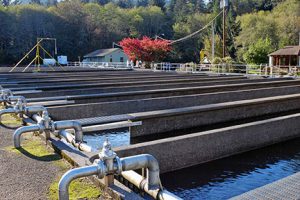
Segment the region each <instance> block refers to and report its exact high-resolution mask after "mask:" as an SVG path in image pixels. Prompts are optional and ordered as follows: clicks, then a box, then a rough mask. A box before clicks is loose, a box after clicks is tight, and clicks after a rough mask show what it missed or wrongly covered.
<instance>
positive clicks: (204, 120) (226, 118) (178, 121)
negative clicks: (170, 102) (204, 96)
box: [130, 94, 300, 137]
mask: <svg viewBox="0 0 300 200" xmlns="http://www.w3.org/2000/svg"><path fill="white" fill-rule="evenodd" d="M296 109H300V94H293V95H286V96H276V97H268V98H260V99H251V100H241V101H232V102H226V103H219V104H209V105H203V106H195V107H186V108H177V109H170V110H160V111H152V112H143V113H134V114H130V115H131V116H132V121H142V123H143V125H142V126H135V127H131V130H130V133H131V137H138V136H144V135H151V134H158V133H164V132H171V131H175V130H182V129H187V128H194V127H199V126H208V125H213V124H216V123H224V122H230V121H234V120H241V119H246V118H250V117H257V116H262V115H269V114H276V113H280V112H285V111H292V110H296Z"/></svg>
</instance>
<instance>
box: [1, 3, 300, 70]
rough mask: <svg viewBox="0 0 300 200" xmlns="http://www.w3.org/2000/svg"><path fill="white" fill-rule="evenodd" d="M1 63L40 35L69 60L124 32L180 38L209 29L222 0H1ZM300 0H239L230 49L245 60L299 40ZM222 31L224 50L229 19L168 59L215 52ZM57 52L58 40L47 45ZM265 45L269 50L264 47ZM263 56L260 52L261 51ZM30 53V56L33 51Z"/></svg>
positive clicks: (231, 11)
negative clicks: (213, 40)
mask: <svg viewBox="0 0 300 200" xmlns="http://www.w3.org/2000/svg"><path fill="white" fill-rule="evenodd" d="M0 2H1V6H0V63H2V64H12V63H16V62H17V61H18V60H19V59H20V58H21V57H22V56H24V55H25V53H26V52H27V51H28V50H29V49H31V48H32V47H33V46H34V45H35V43H36V38H37V37H53V38H56V39H57V45H58V54H59V55H67V56H68V59H69V60H78V56H80V57H81V58H82V56H83V55H85V54H87V53H89V52H91V51H93V50H96V49H100V48H110V47H112V43H113V42H115V43H118V42H120V41H121V40H122V39H123V38H126V37H131V38H142V37H143V36H148V37H149V38H153V39H154V38H155V37H157V36H158V37H162V38H165V39H178V38H181V37H184V36H186V35H188V34H190V33H192V32H194V31H196V30H199V29H200V28H202V27H203V26H204V25H205V24H207V23H208V22H209V21H210V20H211V19H213V18H214V17H215V16H216V15H217V14H218V13H219V12H220V8H219V4H220V0H210V1H208V2H206V1H204V0H170V1H167V2H166V1H165V0H82V1H80V0H69V1H61V2H57V1H55V0H32V1H30V3H29V4H20V3H21V2H22V0H17V1H16V0H0ZM299 12H300V3H299V1H298V0H285V1H283V0H231V1H230V3H229V8H228V12H227V17H226V35H227V38H226V47H227V48H226V54H227V55H228V56H230V57H231V58H232V59H233V60H235V61H237V62H248V63H263V62H266V61H267V57H264V56H262V53H263V55H266V54H268V53H269V52H270V51H273V50H275V49H277V48H280V47H283V46H285V45H295V44H298V33H299V31H300V28H299V27H300V13H299ZM212 29H214V32H215V34H216V35H215V41H216V42H215V45H216V47H215V50H216V53H215V54H216V56H221V54H222V46H221V45H222V19H221V18H220V17H219V18H217V20H216V21H215V23H214V27H211V28H207V29H205V30H204V31H202V32H201V33H200V34H198V35H196V36H194V37H192V38H190V39H188V40H185V41H183V42H180V43H178V44H175V45H174V46H173V48H172V51H171V53H169V55H168V56H167V58H165V59H166V60H168V61H171V62H191V61H193V62H199V51H200V50H201V49H205V50H206V52H207V55H208V56H211V55H210V54H211V53H210V52H211V39H212V38H211V34H212ZM43 45H45V48H46V49H49V50H50V53H52V54H53V53H54V52H53V50H54V49H53V46H52V45H53V44H52V43H50V42H49V43H45V44H43ZM264 49H265V50H264ZM256 54H259V55H256ZM32 56H33V55H30V56H29V57H32Z"/></svg>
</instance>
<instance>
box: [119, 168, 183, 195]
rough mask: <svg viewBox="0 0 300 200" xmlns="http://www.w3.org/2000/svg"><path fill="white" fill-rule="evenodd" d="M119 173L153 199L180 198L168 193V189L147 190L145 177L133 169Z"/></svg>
mask: <svg viewBox="0 0 300 200" xmlns="http://www.w3.org/2000/svg"><path fill="white" fill-rule="evenodd" d="M121 175H122V176H123V177H124V178H125V179H126V180H127V181H129V182H130V183H132V184H133V185H135V186H136V187H137V188H139V189H140V190H142V191H144V192H146V193H147V194H149V195H150V196H152V197H153V198H154V199H160V200H180V199H181V198H180V197H177V196H176V195H174V194H172V193H170V192H169V191H167V190H165V189H163V190H147V182H146V179H145V178H144V177H143V176H141V175H140V174H138V173H136V172H134V171H132V170H131V171H126V172H122V173H121Z"/></svg>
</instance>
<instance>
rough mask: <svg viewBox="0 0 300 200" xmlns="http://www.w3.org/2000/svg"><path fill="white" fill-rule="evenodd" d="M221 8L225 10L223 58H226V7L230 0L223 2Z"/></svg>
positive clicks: (223, 0)
mask: <svg viewBox="0 0 300 200" xmlns="http://www.w3.org/2000/svg"><path fill="white" fill-rule="evenodd" d="M220 4H221V5H220V7H221V8H222V9H223V58H224V57H225V56H226V28H225V26H226V24H225V22H226V20H225V17H226V6H228V0H221V2H220Z"/></svg>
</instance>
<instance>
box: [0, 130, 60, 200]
mask: <svg viewBox="0 0 300 200" xmlns="http://www.w3.org/2000/svg"><path fill="white" fill-rule="evenodd" d="M13 131H14V130H10V129H6V128H2V127H1V128H0V199H5V200H7V199H13V200H18V199H22V200H29V199H43V200H45V199H47V192H48V188H49V186H50V184H51V183H52V182H53V180H54V179H55V177H56V175H57V174H58V173H59V168H58V167H57V166H55V165H54V164H52V163H51V162H49V161H40V160H37V159H34V158H30V157H28V156H26V155H23V154H21V153H16V152H13V151H10V150H7V148H8V147H9V146H12V145H13V143H12V134H13Z"/></svg>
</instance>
